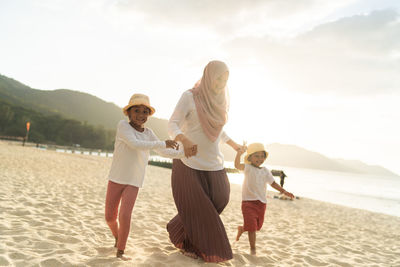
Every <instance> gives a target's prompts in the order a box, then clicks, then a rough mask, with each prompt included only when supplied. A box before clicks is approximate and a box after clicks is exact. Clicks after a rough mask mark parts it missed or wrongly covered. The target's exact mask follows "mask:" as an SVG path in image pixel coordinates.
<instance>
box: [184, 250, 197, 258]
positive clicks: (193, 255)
mask: <svg viewBox="0 0 400 267" xmlns="http://www.w3.org/2000/svg"><path fill="white" fill-rule="evenodd" d="M181 253H182V254H183V255H185V256H186V257H189V258H192V259H198V258H199V257H198V256H197V255H196V253H194V252H188V251H185V250H183V249H181Z"/></svg>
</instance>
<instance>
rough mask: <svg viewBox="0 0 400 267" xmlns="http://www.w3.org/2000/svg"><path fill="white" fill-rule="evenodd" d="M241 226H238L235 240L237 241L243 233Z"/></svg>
mask: <svg viewBox="0 0 400 267" xmlns="http://www.w3.org/2000/svg"><path fill="white" fill-rule="evenodd" d="M243 232H244V231H243V226H238V232H237V235H236V241H239V238H240V236H241V235H242V234H243Z"/></svg>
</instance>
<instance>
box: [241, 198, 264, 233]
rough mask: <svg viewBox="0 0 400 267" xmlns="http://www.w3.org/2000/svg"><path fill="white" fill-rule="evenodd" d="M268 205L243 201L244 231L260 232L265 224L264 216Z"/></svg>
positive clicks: (256, 201)
mask: <svg viewBox="0 0 400 267" xmlns="http://www.w3.org/2000/svg"><path fill="white" fill-rule="evenodd" d="M266 208H267V204H265V203H263V202H261V201H259V200H252V201H248V200H246V201H242V213H243V221H244V224H243V230H244V231H250V232H255V231H259V230H260V229H261V227H262V225H263V223H264V214H265V210H266Z"/></svg>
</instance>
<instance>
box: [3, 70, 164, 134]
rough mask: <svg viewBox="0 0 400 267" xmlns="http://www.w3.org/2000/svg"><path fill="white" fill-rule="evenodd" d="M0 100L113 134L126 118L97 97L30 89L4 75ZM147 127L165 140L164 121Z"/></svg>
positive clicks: (151, 122)
mask: <svg viewBox="0 0 400 267" xmlns="http://www.w3.org/2000/svg"><path fill="white" fill-rule="evenodd" d="M0 99H2V100H5V101H7V102H8V103H10V104H12V105H14V106H21V107H25V108H28V109H31V110H34V111H37V112H40V113H43V114H45V115H59V116H61V117H63V118H67V119H73V120H77V121H80V122H85V123H87V124H90V125H93V126H102V127H104V128H105V129H111V130H115V128H116V126H117V123H118V122H119V121H120V120H122V119H124V118H125V116H124V115H123V113H122V110H121V108H120V107H118V106H117V105H115V104H114V103H110V102H106V101H104V100H102V99H100V98H98V97H96V96H93V95H90V94H87V93H82V92H78V91H73V90H67V89H58V90H53V91H45V90H37V89H32V88H31V87H29V86H27V85H24V84H22V83H20V82H18V81H16V80H14V79H11V78H8V77H6V76H3V75H0ZM146 126H147V127H149V128H152V129H153V131H154V132H155V133H156V134H157V135H158V137H159V138H160V139H167V138H168V134H167V132H166V127H167V121H166V120H162V119H158V118H156V117H150V118H149V120H148V122H147V123H146Z"/></svg>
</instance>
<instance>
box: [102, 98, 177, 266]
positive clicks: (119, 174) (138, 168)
mask: <svg viewBox="0 0 400 267" xmlns="http://www.w3.org/2000/svg"><path fill="white" fill-rule="evenodd" d="M123 112H124V114H125V115H126V116H128V118H129V122H128V121H126V120H121V121H120V122H119V123H118V128H117V133H116V137H115V146H114V155H113V161H112V164H111V169H110V173H109V176H108V180H109V181H108V187H107V195H106V203H105V219H106V221H107V224H108V226H109V227H110V229H111V232H112V234H113V236H114V237H115V247H116V248H117V249H118V250H117V257H118V258H121V259H123V260H129V259H130V258H128V257H125V256H124V250H125V246H126V241H127V239H128V235H129V229H130V224H131V214H132V209H133V206H134V205H135V201H136V197H137V195H138V191H139V187H142V185H143V179H144V175H145V170H146V166H147V162H148V158H149V154H150V153H149V150H155V151H156V152H158V153H159V154H161V155H163V156H169V157H178V158H179V157H180V156H183V153H182V151H177V149H178V144H177V143H176V142H175V141H172V140H166V141H165V142H164V141H160V140H159V139H158V138H157V137H156V135H155V134H154V133H153V131H152V130H150V129H149V128H145V127H144V126H143V125H144V123H145V122H146V121H147V118H148V117H149V116H151V115H153V114H154V112H155V109H154V108H153V107H152V106H150V101H149V98H148V96H146V95H143V94H134V95H133V96H132V97H131V99H130V101H129V104H128V105H127V106H125V107H124V108H123ZM167 148H168V149H167ZM120 203H121V205H120V208H119V217H118V222H117V215H118V206H119V204H120Z"/></svg>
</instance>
